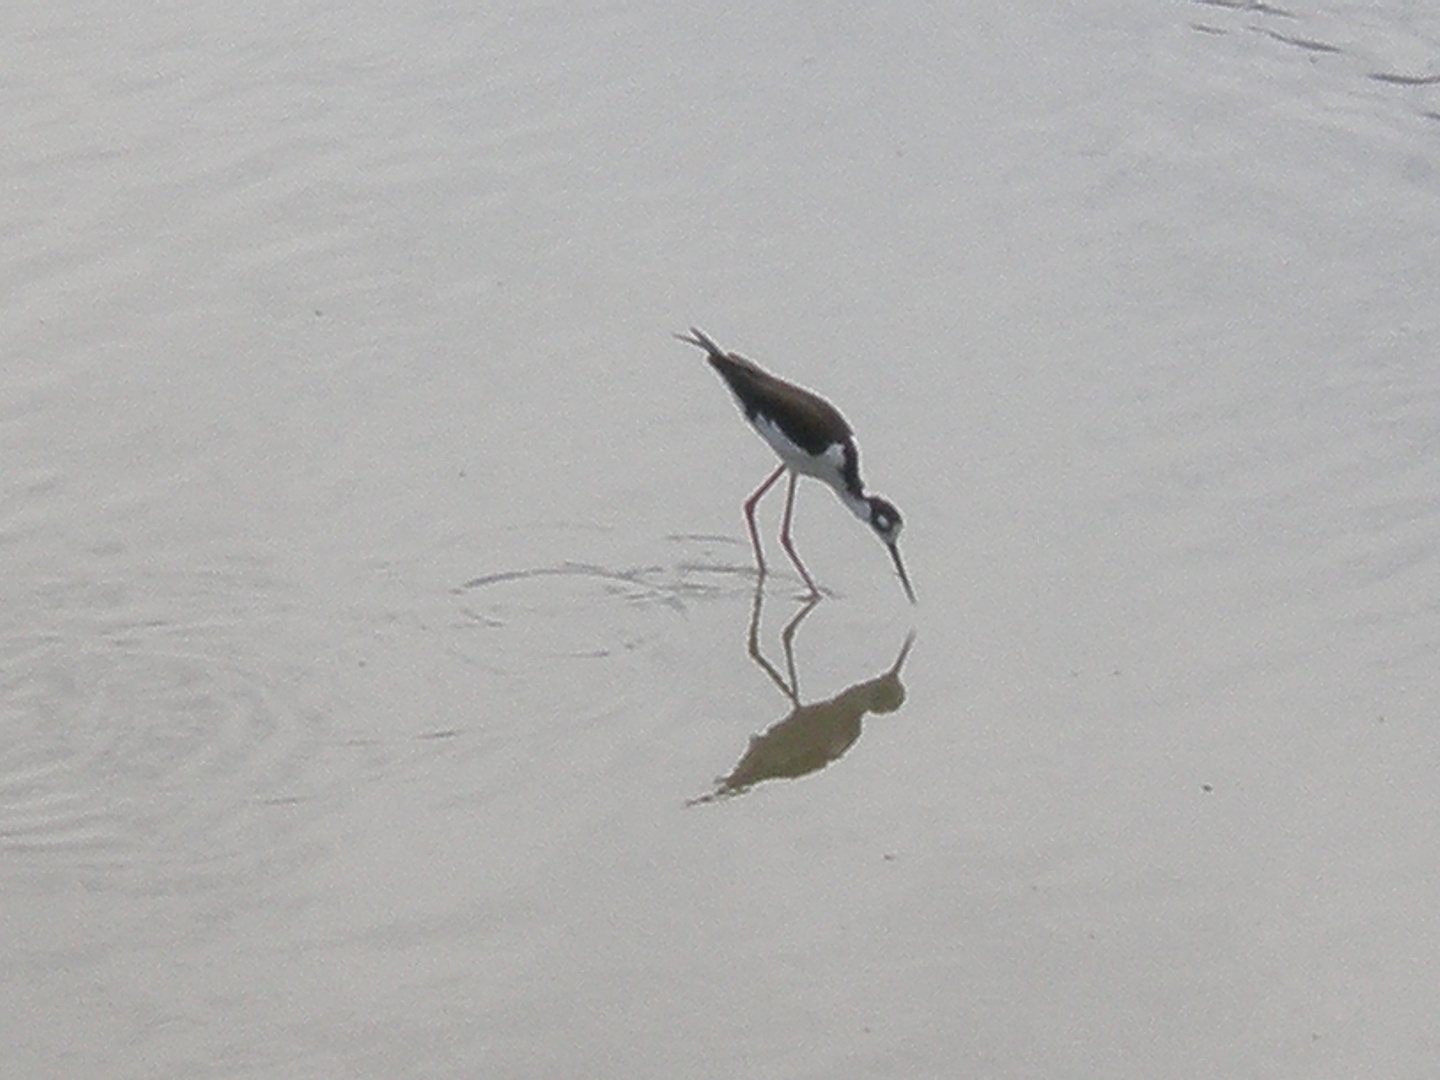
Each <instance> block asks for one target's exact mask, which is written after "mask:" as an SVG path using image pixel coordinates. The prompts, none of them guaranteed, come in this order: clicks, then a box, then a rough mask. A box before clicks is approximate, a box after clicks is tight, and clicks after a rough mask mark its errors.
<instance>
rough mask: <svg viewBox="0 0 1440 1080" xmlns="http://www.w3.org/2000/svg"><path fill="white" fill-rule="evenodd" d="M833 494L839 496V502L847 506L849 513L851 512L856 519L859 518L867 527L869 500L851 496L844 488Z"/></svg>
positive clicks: (868, 522)
mask: <svg viewBox="0 0 1440 1080" xmlns="http://www.w3.org/2000/svg"><path fill="white" fill-rule="evenodd" d="M835 494H837V495H839V496H840V501H841V502H843V503H844V504H845V505H846V506H848V507H849V508H850V512H851V513H852V514H854V515H855V516H856V517H858V518H859V519H860V520H861V521H863V522H864V523H865V524H866V525H869V524H870V500H869V499H864V498H861V497H860V496H858V495H852V494H850V492H848V491H846V490H845V489H844V488H840V489H839V490H838V491H836V493H835Z"/></svg>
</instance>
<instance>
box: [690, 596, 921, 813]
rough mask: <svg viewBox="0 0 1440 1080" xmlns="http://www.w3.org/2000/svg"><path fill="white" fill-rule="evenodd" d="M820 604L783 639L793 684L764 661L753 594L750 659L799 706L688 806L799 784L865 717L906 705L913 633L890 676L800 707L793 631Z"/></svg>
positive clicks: (831, 757)
mask: <svg viewBox="0 0 1440 1080" xmlns="http://www.w3.org/2000/svg"><path fill="white" fill-rule="evenodd" d="M816 602H817V601H816V600H815V599H812V600H811V602H810V603H808V604H806V605H805V606H804V607H802V608H801V609H800V611H799V613H798V614H797V615H796V616H795V617H794V618H793V619H791V620H790V622H789V624H788V625H787V626H786V627H785V630H784V632H783V633H782V634H781V640H782V641H783V642H784V646H785V663H786V670H787V672H788V674H789V677H790V678H789V683H788V684H787V683H786V681H785V679H784V678H782V677H781V675H780V673H779V672H778V671H776V670H775V668H774V666H773V665H772V664H771V663H770V662H769V661H768V660H766V659H765V658H764V656H762V655H761V653H760V648H759V627H760V592H759V591H758V590H757V591H756V594H755V607H754V611H753V613H752V615H751V619H750V656H751V658H752V659H753V660H754V661H755V662H756V663H757V664H759V665H760V666H761V667H762V668H763V669H764V670H765V673H766V674H767V675H769V676H770V678H771V680H772V681H773V682H774V683H775V685H776V686H778V687H779V688H780V690H781V692H783V693H784V694H785V696H786V697H787V698H789V699H790V701H791V703H792V704H793V705H794V706H795V707H794V709H793V710H792V711H791V713H790V715H789V716H787V717H786V718H785V719H784V720H781V721H780V722H779V723H777V724H775V725H774V726H772V727H770V728H769V729H767V730H766V731H765V732H763V733H762V734H760V735H753V736H751V738H750V745H749V747H748V748H747V749H746V751H745V756H744V757H742V758H741V759H740V762H739V764H737V765H736V766H735V768H733V769H732V770H730V774H729V775H728V776H722V777H720V778H719V779H718V780H717V781H716V782H715V790H714V791H712V792H710V793H709V794H706V795H701V796H700V797H698V798H695V799H691V800H690V803H689V805H692V806H693V805H694V804H696V803H703V802H714V801H715V800H717V799H725V798H729V797H730V796H732V795H739V794H741V793H743V792H745V791H748V790H749V789H750V788H752V787H754V786H755V785H756V784H758V783H760V782H761V781H764V780H773V779H779V778H788V779H791V780H793V779H796V778H797V777H801V776H804V775H806V774H807V773H812V772H816V771H818V770H820V769H823V768H824V767H825V766H826V765H829V764H830V763H831V762H832V761H835V760H836V759H838V758H839V757H840V756H841V755H842V754H844V753H845V751H847V750H849V749H850V747H851V746H852V745H854V743H855V740H856V739H858V738H859V737H860V726H861V722H862V721H863V720H864V718H865V715H866V714H867V713H888V712H894V711H895V710H896V709H898V708H900V706H901V705H902V704H903V703H904V701H905V687H904V684H902V683H901V682H900V668H901V667H902V666H903V665H904V663H905V658H906V656H908V655H909V653H910V646H911V645H913V644H914V643H915V632H914V631H913V630H912V631H911V632H910V634H909V636H908V637H906V638H905V643H904V644H903V645H901V646H900V655H899V656H897V657H896V658H895V663H894V664H893V665H891V667H890V670H889V671H886V672H884V673H883V674H880V675H877V676H876V677H875V678H873V679H867V680H866V681H865V682H860V683H856V684H855V685H854V686H851V687H849V688H848V689H846V690H842V691H841V692H840V693H838V694H836V695H835V696H834V697H832V698H830V699H829V700H828V701H817V702H815V703H813V704H810V705H802V704H801V703H800V688H799V684H798V683H797V681H796V678H795V658H794V651H793V641H794V636H795V631H796V629H797V628H798V627H799V625H800V623H801V622H803V621H804V620H805V617H806V616H807V615H809V614H810V612H811V611H812V610H813V609H814V607H815V604H816Z"/></svg>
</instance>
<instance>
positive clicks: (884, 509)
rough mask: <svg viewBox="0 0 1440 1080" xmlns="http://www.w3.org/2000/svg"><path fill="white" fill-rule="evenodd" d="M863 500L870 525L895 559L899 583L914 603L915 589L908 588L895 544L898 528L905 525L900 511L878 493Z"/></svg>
mask: <svg viewBox="0 0 1440 1080" xmlns="http://www.w3.org/2000/svg"><path fill="white" fill-rule="evenodd" d="M865 501H866V502H867V503H868V504H869V505H870V527H871V528H872V529H874V530H875V535H876V536H878V537H880V539H881V540H882V541H883V542H884V544H885V546H886V547H887V548H889V549H890V558H892V559H894V560H895V570H896V572H897V573H899V575H900V584H901V585H904V586H905V595H906V596H908V597H909V598H910V602H911V603H912V604H913V603H915V590H914V589H912V588H910V578H909V577H907V576H906V574H905V564H904V563H902V562H901V561H900V548H899V547H898V546H897V545H898V544H899V542H900V530H901V528H902V527H903V526H904V525H905V521H904V519H903V518H901V517H900V511H899V510H897V509H895V504H894V503H892V502H890V501H888V500H886V499H882V498H880V496H878V495H871V496H869V497H868V498H867V499H866V500H865Z"/></svg>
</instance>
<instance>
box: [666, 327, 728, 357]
mask: <svg viewBox="0 0 1440 1080" xmlns="http://www.w3.org/2000/svg"><path fill="white" fill-rule="evenodd" d="M690 333H691V334H693V335H694V336H693V337H686V336H685V335H684V334H676V335H675V338H676V340H678V341H683V342H685V344H687V345H698V346H699V347H700V348H702V349H704V350H705V351H706V352H708V353H709V354H710V355H711V356H721V357H723V356H724V355H725V352H724V350H723V349H721V348H720V346H719V345H716V344H715V342H713V341H711V340H710V339H709V338H708V337H706V336H705V333H704V332H703V331H701V330H697V329H696V328H695V327H693V326H692V327H691V328H690Z"/></svg>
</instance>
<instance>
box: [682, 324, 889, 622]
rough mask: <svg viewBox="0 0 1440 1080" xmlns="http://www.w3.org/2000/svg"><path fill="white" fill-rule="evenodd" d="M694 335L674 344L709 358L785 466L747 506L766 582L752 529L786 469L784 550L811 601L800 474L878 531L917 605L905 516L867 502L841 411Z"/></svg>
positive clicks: (870, 498)
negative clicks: (797, 531)
mask: <svg viewBox="0 0 1440 1080" xmlns="http://www.w3.org/2000/svg"><path fill="white" fill-rule="evenodd" d="M690 333H691V334H692V335H693V336H691V337H686V336H685V335H684V334H676V335H675V336H676V337H677V338H679V339H680V340H681V341H684V342H686V343H687V344H690V345H698V346H699V347H700V348H702V349H704V350H705V351H706V352H707V353H708V354H709V358H710V366H711V367H713V368H714V369H715V370H716V371H718V372H719V373H720V377H721V378H722V379H724V380H725V383H726V385H728V386H729V387H730V390H731V392H732V393H733V394H734V395H735V400H736V401H737V402H739V404H740V408H741V410H742V411H743V412H744V413H745V419H746V420H749V421H750V425H751V426H752V427H753V428H754V429H755V430H756V431H758V432H759V433H760V436H761V437H762V438H763V439H764V440H765V441H766V442H767V443H769V444H770V448H771V449H772V450H774V451H775V453H776V454H778V455H779V456H780V461H781V462H782V464H781V465H780V467H779V468H777V469H776V470H775V471H774V472H773V473H771V474H770V475H769V476H768V477H766V478H765V482H764V483H763V484H761V485H760V486H759V487H758V488H756V489H755V492H754V494H752V495H751V496H750V497H749V498H748V499H746V500H745V522H746V524H747V525H749V526H750V543H751V544H753V545H754V547H755V562H756V564H757V565H758V566H759V568H760V574H761V576H762V577H763V576H764V574H765V556H764V554H762V553H761V551H760V534H759V533H758V532H757V531H756V529H755V505H756V504H757V503H758V502H759V501H760V497H761V496H762V495H764V494H765V492H767V491H769V490H770V488H771V487H773V486H774V484H775V481H776V480H779V479H780V474H781V473H783V472H785V471H786V470H787V469H788V470H789V472H790V488H789V491H788V492H787V493H786V496H785V518H784V522H783V524H782V525H781V526H780V543H781V545H782V546H783V547H784V548H785V553H786V554H787V555H789V556H790V561H791V562H793V563H794V564H795V569H797V570H799V571H800V576H801V577H802V578H804V579H805V584H806V585H808V586H810V594H811V595H812V596H818V595H819V594H820V590H819V589H818V588H816V586H815V582H814V580H813V579H812V578H811V577H810V572H809V571H808V570H806V569H805V564H804V563H802V562H801V561H800V556H799V555H797V554H796V553H795V545H794V544H793V543H791V541H790V517H791V513H792V512H793V510H794V508H795V481H796V480H797V479H799V477H800V475H801V474H802V473H803V474H804V475H806V476H813V477H815V479H817V480H823V481H824V482H825V483H827V484H829V485H830V487H831V488H833V489H834V491H835V494H836V495H838V496H840V501H841V502H843V503H844V504H845V505H846V506H848V507H849V508H850V510H851V511H852V512H853V513H854V514H855V516H856V517H858V518H859V519H860V520H861V521H863V522H865V524H867V525H869V526H870V527H871V528H872V529H874V530H875V534H876V535H877V536H879V537H880V539H881V540H882V541H884V543H885V546H886V547H887V548H889V549H890V557H891V558H892V559H894V560H895V569H896V570H897V571H899V573H900V583H901V584H902V585H904V586H905V595H906V596H908V597H909V598H910V602H911V603H912V604H913V603H914V602H915V592H914V590H913V589H911V588H910V579H909V578H908V577H906V576H905V564H904V563H902V562H901V561H900V549H899V548H898V547H897V546H896V545H897V543H898V542H899V540H900V526H901V524H902V522H901V520H900V511H899V510H896V509H895V506H894V504H893V503H890V502H887V501H886V500H884V499H882V498H880V497H879V496H878V495H866V494H865V485H864V484H863V483H861V481H860V451H859V450H858V449H857V448H856V446H855V436H854V433H853V432H851V430H850V425H849V424H847V423H846V422H845V418H844V417H843V416H841V415H840V412H839V410H837V409H836V408H835V406H833V405H831V404H830V403H829V402H828V401H826V400H825V399H824V398H821V397H819V396H817V395H815V394H812V393H811V392H810V391H809V390H806V389H804V388H803V387H799V386H796V385H795V384H794V383H788V382H786V381H785V380H784V379H779V378H776V377H775V376H774V375H771V374H770V373H769V372H767V371H762V370H761V369H760V368H759V367H757V366H756V365H755V364H753V363H751V362H750V361H749V360H746V359H745V358H744V357H743V356H737V355H736V354H735V353H727V352H723V351H721V349H720V346H718V345H716V344H715V342H713V341H711V340H710V339H709V338H708V337H706V336H705V335H704V334H702V333H701V332H700V331H699V330H696V329H695V328H694V327H693V326H692V327H691V328H690Z"/></svg>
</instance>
